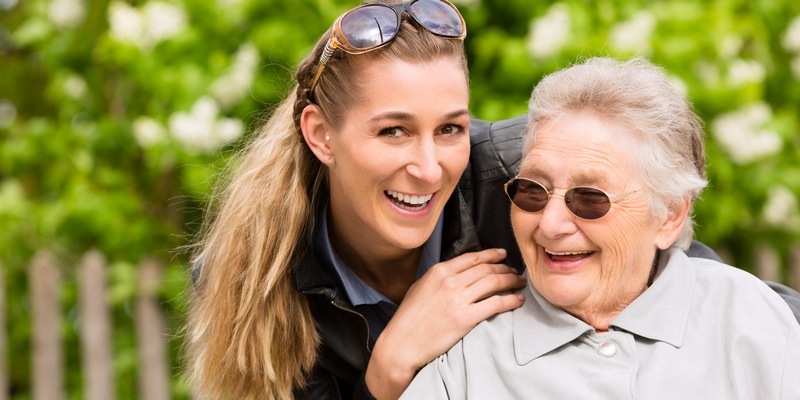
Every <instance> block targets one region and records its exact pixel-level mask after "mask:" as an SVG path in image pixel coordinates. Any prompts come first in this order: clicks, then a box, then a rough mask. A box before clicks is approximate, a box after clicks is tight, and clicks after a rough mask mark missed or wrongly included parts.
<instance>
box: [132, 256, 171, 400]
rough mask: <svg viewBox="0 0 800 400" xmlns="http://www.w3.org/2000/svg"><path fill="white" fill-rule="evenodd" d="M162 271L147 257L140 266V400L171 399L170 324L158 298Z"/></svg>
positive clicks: (138, 344)
mask: <svg viewBox="0 0 800 400" xmlns="http://www.w3.org/2000/svg"><path fill="white" fill-rule="evenodd" d="M162 269H163V266H162V264H161V262H159V261H158V260H156V259H155V258H153V257H147V258H145V259H144V260H142V262H141V263H140V264H139V294H138V296H137V299H136V336H137V341H138V343H137V347H138V352H139V398H140V399H145V400H168V399H169V398H170V373H169V368H168V367H167V364H168V361H167V346H166V324H165V321H164V315H163V313H162V310H161V307H160V306H159V302H158V296H157V290H158V287H159V284H160V282H161V275H162Z"/></svg>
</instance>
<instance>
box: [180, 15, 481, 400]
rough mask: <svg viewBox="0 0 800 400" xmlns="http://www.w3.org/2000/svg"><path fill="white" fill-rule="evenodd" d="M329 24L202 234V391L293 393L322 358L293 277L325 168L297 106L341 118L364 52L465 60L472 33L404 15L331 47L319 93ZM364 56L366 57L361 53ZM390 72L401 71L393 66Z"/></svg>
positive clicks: (190, 344)
mask: <svg viewBox="0 0 800 400" xmlns="http://www.w3.org/2000/svg"><path fill="white" fill-rule="evenodd" d="M330 35H331V31H330V30H328V31H327V32H326V33H325V34H324V35H323V36H322V37H321V38H320V40H319V41H318V42H317V44H316V46H315V48H314V49H313V51H312V52H311V53H310V54H309V55H308V56H307V57H306V58H305V59H304V60H303V61H302V62H301V63H300V65H299V66H298V69H297V72H296V74H295V79H296V82H297V84H296V85H295V87H294V89H293V90H292V93H291V94H290V95H289V96H288V98H286V99H285V100H284V101H283V103H282V104H281V105H280V106H279V107H278V108H277V109H276V110H275V112H274V114H273V115H272V116H271V117H270V118H269V120H268V121H267V123H266V124H265V125H264V126H263V127H262V128H261V129H260V130H259V131H258V133H257V135H255V137H254V138H253V139H252V141H251V142H250V143H249V145H248V146H247V147H246V148H245V149H244V151H243V152H242V153H241V154H240V159H241V162H240V164H239V165H238V166H236V167H235V170H234V172H233V174H232V175H231V177H230V179H227V180H224V181H222V186H220V187H221V189H220V190H219V192H218V194H217V195H216V197H215V198H216V199H217V202H216V203H218V204H219V205H220V207H219V210H218V212H217V213H216V214H215V215H213V218H210V219H207V220H206V221H205V224H204V229H203V238H202V239H201V240H200V241H199V242H198V243H196V245H195V246H196V251H195V262H197V263H199V264H200V265H201V271H200V274H199V279H198V281H197V282H196V286H195V290H194V293H193V297H192V300H191V310H190V315H189V321H188V324H187V336H188V337H187V364H188V365H187V369H188V374H189V379H190V380H191V381H192V384H193V386H194V387H195V388H196V389H197V391H198V395H200V396H201V397H213V398H219V397H222V398H232V399H255V398H281V399H282V398H291V397H292V393H293V390H294V389H297V388H301V387H303V385H304V384H305V376H306V375H307V374H308V373H309V371H310V370H311V369H312V368H313V367H314V364H315V362H316V359H317V347H318V345H319V341H320V339H319V336H318V334H317V332H316V327H315V323H314V319H313V316H312V314H311V311H310V309H309V305H308V301H307V299H306V298H305V296H304V295H303V294H302V293H300V292H298V291H297V290H296V289H295V288H294V287H293V284H292V277H291V269H292V262H293V260H294V259H293V256H294V255H295V253H296V251H297V249H298V244H299V243H301V242H303V241H305V240H306V235H307V234H308V233H309V230H310V229H313V228H312V226H313V215H314V209H315V204H316V199H315V197H314V196H315V195H316V193H318V192H319V191H320V189H321V188H323V186H324V185H325V181H326V178H327V173H326V170H325V169H324V168H322V164H321V163H320V162H319V160H317V159H316V158H315V157H314V155H313V154H312V152H311V151H310V149H309V148H308V147H307V146H306V144H305V142H304V140H303V137H302V135H301V132H300V128H299V126H300V124H299V118H300V115H301V113H302V111H303V109H304V108H305V107H306V106H307V105H309V104H318V105H319V107H320V109H321V110H322V113H323V115H324V116H325V118H326V119H327V121H328V123H329V124H330V125H331V126H332V127H334V128H336V127H339V126H341V122H342V121H341V118H342V116H343V115H344V114H345V111H346V108H347V107H352V106H353V105H354V104H358V102H357V101H356V100H357V96H358V93H359V92H358V91H356V90H352V88H353V87H354V85H356V84H357V83H358V78H359V75H358V65H357V63H356V62H355V61H356V59H359V60H367V62H372V61H373V60H386V59H395V58H400V59H403V60H406V61H410V62H423V61H426V60H431V59H433V58H435V57H448V56H452V57H458V58H460V59H461V60H462V64H463V65H464V73H465V76H466V73H467V70H466V60H465V56H464V50H463V43H462V42H461V41H456V40H447V39H442V38H439V37H437V36H434V35H433V34H431V33H430V32H428V31H427V30H425V29H417V27H416V26H415V25H414V23H413V22H411V21H409V20H408V19H407V18H403V23H402V27H401V29H400V30H399V32H398V36H397V37H396V38H395V40H394V41H393V42H392V43H391V44H389V45H388V46H384V47H383V48H380V49H377V50H374V51H372V52H369V53H365V54H362V55H358V56H352V55H348V54H346V53H344V52H342V51H336V52H334V56H333V57H332V58H331V60H330V61H329V62H328V64H327V68H326V69H325V71H324V73H323V74H322V76H321V79H320V80H319V83H318V85H317V88H316V90H315V91H314V93H313V94H312V93H310V91H309V86H310V85H311V80H312V78H313V75H314V73H315V72H316V67H317V61H318V60H319V57H320V54H321V52H322V50H323V48H324V46H325V43H326V42H327V40H328V38H329V37H330ZM359 62H360V61H359ZM387 79H392V78H391V77H387Z"/></svg>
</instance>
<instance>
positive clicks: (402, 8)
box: [310, 0, 467, 93]
mask: <svg viewBox="0 0 800 400" xmlns="http://www.w3.org/2000/svg"><path fill="white" fill-rule="evenodd" d="M419 1H435V2H440V3H445V4H447V5H448V6H449V7H450V8H452V9H453V11H455V13H456V15H458V18H459V19H460V21H461V27H462V32H461V34H460V35H458V36H448V35H442V34H439V33H436V32H434V31H433V30H431V29H430V28H428V27H427V26H425V24H423V23H422V21H420V20H419V19H418V18H417V16H416V15H415V13H414V12H412V10H411V6H412V5H413V4H414V3H417V2H419ZM369 7H382V8H388V9H390V10H392V11H393V12H394V14H395V16H397V27H398V30H399V28H400V23H401V21H402V15H403V13H406V14H408V15H409V16H411V18H413V19H414V21H416V22H417V24H419V26H421V27H422V28H424V29H426V30H427V31H429V32H431V33H433V34H434V35H436V36H439V37H443V38H447V39H455V40H464V38H465V37H466V36H467V23H466V22H465V21H464V16H463V15H461V12H460V11H458V8H457V7H456V6H455V5H454V4H453V3H451V2H450V1H448V0H412V1H408V2H403V3H398V4H383V3H368V4H362V5H360V6H357V7H354V8H351V9H350V10H348V11H347V12H345V13H344V14H342V15H340V16H339V18H336V21H334V22H333V29H332V30H333V32H332V33H331V38H330V39H328V42H327V43H325V49H324V50H323V51H322V55H320V57H319V62H318V64H319V67H317V72H316V73H315V74H314V79H313V80H312V81H311V90H310V92H311V93H314V89H316V87H317V83H319V78H320V77H321V76H322V71H324V70H325V66H326V65H327V64H328V61H329V60H330V59H331V56H333V51H334V50H336V49H341V50H342V51H344V52H345V53H348V54H364V53H368V52H370V51H372V50H375V49H378V48H381V47H383V46H386V45H387V44H389V43H391V42H392V41H393V40H394V39H395V38H396V37H397V33H395V35H394V36H392V37H391V38H389V39H387V40H386V41H384V42H382V43H378V44H376V45H374V46H370V47H365V48H357V47H354V46H353V45H351V44H350V42H349V41H348V40H347V37H346V36H345V34H344V32H343V31H342V20H343V19H344V18H345V17H346V16H348V15H349V14H351V13H352V12H354V11H356V10H360V9H362V8H369Z"/></svg>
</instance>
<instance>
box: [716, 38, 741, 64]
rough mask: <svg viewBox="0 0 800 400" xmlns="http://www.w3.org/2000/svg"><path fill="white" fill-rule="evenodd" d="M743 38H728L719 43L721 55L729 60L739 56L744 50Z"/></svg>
mask: <svg viewBox="0 0 800 400" xmlns="http://www.w3.org/2000/svg"><path fill="white" fill-rule="evenodd" d="M742 44H743V41H742V38H741V37H739V36H728V37H726V38H724V39H722V40H721V41H720V42H719V55H720V57H722V58H725V59H728V58H733V57H736V56H737V55H739V52H740V51H741V50H742Z"/></svg>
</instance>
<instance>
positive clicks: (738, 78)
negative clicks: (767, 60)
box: [728, 58, 767, 87]
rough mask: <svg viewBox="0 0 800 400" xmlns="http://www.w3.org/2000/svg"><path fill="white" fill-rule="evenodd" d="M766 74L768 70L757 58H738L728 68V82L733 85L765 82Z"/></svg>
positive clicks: (739, 85)
mask: <svg viewBox="0 0 800 400" xmlns="http://www.w3.org/2000/svg"><path fill="white" fill-rule="evenodd" d="M766 75H767V71H766V69H765V68H764V66H763V65H761V63H759V62H758V61H755V60H743V59H741V58H737V59H736V60H733V62H732V63H731V66H730V67H729V68H728V82H729V83H730V84H731V86H733V87H741V86H744V85H746V84H748V83H760V82H763V81H764V78H765V77H766Z"/></svg>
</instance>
